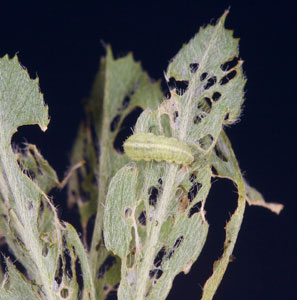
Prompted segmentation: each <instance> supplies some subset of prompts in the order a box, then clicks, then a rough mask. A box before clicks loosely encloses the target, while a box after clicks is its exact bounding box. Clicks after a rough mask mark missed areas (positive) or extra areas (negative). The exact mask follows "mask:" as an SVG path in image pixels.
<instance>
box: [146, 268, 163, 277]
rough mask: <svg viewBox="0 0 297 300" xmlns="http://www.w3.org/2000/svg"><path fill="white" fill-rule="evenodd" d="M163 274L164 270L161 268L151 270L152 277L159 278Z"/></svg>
mask: <svg viewBox="0 0 297 300" xmlns="http://www.w3.org/2000/svg"><path fill="white" fill-rule="evenodd" d="M162 274H163V271H162V270H161V269H153V270H150V273H149V276H150V278H156V279H159V278H160V277H161V276H162Z"/></svg>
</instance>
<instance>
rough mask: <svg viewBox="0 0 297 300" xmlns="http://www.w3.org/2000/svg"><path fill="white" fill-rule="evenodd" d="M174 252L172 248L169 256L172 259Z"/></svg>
mask: <svg viewBox="0 0 297 300" xmlns="http://www.w3.org/2000/svg"><path fill="white" fill-rule="evenodd" d="M174 252H175V251H174V249H171V250H170V251H168V255H167V258H168V259H170V258H171V257H172V256H173V254H174Z"/></svg>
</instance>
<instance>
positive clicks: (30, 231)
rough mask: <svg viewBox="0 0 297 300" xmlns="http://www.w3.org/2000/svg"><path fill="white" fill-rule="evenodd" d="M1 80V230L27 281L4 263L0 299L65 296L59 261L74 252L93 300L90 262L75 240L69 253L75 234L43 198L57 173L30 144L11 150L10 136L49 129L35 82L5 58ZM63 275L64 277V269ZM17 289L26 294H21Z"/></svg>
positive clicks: (53, 299)
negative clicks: (33, 126)
mask: <svg viewBox="0 0 297 300" xmlns="http://www.w3.org/2000/svg"><path fill="white" fill-rule="evenodd" d="M0 79H1V80H0V98H1V102H0V112H1V113H0V123H1V126H0V127H1V132H0V149H1V155H0V191H1V193H0V195H1V199H0V200H1V201H0V210H1V222H0V226H1V231H3V232H5V238H6V242H7V244H8V245H9V248H10V249H11V251H12V252H13V254H14V255H15V256H16V258H17V259H18V261H19V262H20V263H21V264H22V265H23V266H24V268H25V271H26V275H27V278H29V279H30V281H29V280H27V279H26V278H25V277H24V276H22V275H20V274H19V273H18V271H16V269H15V268H14V267H13V266H12V265H11V263H10V262H8V261H7V267H8V269H7V274H6V275H5V276H8V277H9V282H8V284H7V281H6V279H4V282H3V284H2V288H1V289H2V292H3V293H1V295H4V296H3V297H6V299H11V298H13V299H20V296H22V298H23V297H25V296H28V297H29V298H30V299H47V300H48V299H50V300H56V299H60V297H61V296H62V297H64V296H65V295H66V290H64V289H63V288H62V286H61V282H62V281H60V282H59V280H60V278H58V277H59V274H60V273H59V258H60V257H62V256H63V255H64V254H65V253H66V252H67V251H68V250H70V251H71V249H73V247H74V248H75V249H76V255H78V257H79V259H80V261H81V265H82V267H81V268H82V270H83V273H84V280H85V282H84V283H85V288H84V289H85V290H86V289H87V290H88V293H87V295H90V297H89V299H95V297H94V288H93V287H92V283H91V281H90V282H88V279H89V278H91V274H90V273H89V274H87V273H88V272H89V271H88V262H87V260H86V254H85V253H84V251H82V249H83V246H82V245H81V243H80V240H79V238H78V237H77V238H76V241H75V242H73V243H72V244H71V249H67V247H66V245H65V244H64V243H63V240H65V239H66V240H67V237H68V236H69V235H71V236H73V235H74V230H71V228H70V227H69V226H68V225H67V224H65V226H63V225H62V224H61V223H60V221H59V219H58V217H57V213H56V210H55V208H54V206H53V204H52V203H51V201H50V199H49V198H48V197H47V195H46V193H47V192H48V191H49V190H50V189H51V188H52V187H53V186H56V185H59V182H58V179H57V177H56V173H55V172H54V170H53V169H52V168H51V167H50V166H49V164H48V163H47V162H46V160H44V159H43V158H42V156H41V155H40V153H39V152H38V151H37V149H36V147H35V146H33V145H28V146H27V148H26V149H25V151H24V152H23V153H20V152H19V151H18V150H15V151H13V149H12V147H11V138H12V135H13V134H14V133H15V132H16V131H17V128H18V127H19V126H22V125H30V124H38V125H39V126H40V128H41V129H42V130H46V128H47V124H48V121H49V120H48V108H47V106H45V105H44V102H43V97H42V94H41V93H40V91H39V87H38V79H35V80H32V79H30V77H29V76H28V73H27V72H26V70H24V69H23V68H22V67H21V65H20V64H19V62H18V59H17V57H15V58H13V59H9V58H8V57H7V56H5V57H3V58H1V60H0ZM75 233H76V232H75ZM72 246H73V247H72ZM82 252H83V254H84V256H85V258H84V257H83V255H82V254H81V253H82ZM83 258H84V259H83ZM56 275H57V276H56ZM61 276H62V277H63V278H65V277H66V271H65V270H64V272H62V275H61ZM67 283H68V285H69V289H68V290H67V293H69V295H72V294H74V292H75V285H77V283H76V278H75V279H74V278H70V279H69V278H68V279H67ZM17 290H22V292H24V291H26V290H27V291H28V293H27V295H24V294H20V293H19V292H20V291H17ZM85 290H84V291H85ZM84 291H83V292H84ZM64 298H65V297H64ZM69 299H77V297H74V298H73V297H72V298H69ZM86 299H87V298H86Z"/></svg>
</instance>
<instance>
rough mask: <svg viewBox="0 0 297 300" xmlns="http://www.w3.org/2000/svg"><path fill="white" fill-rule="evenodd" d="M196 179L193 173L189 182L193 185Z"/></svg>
mask: <svg viewBox="0 0 297 300" xmlns="http://www.w3.org/2000/svg"><path fill="white" fill-rule="evenodd" d="M196 178H197V176H196V175H195V174H194V173H192V174H190V177H189V180H190V181H191V182H192V183H193V182H194V181H195V180H196Z"/></svg>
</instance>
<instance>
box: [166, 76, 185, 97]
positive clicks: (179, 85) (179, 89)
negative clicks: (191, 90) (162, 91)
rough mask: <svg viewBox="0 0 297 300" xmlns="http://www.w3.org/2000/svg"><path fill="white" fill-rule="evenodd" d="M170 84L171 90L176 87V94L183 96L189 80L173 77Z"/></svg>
mask: <svg viewBox="0 0 297 300" xmlns="http://www.w3.org/2000/svg"><path fill="white" fill-rule="evenodd" d="M168 86H169V89H170V90H173V89H175V92H176V94H177V95H179V96H182V95H183V94H184V93H185V92H186V91H187V89H188V86H189V81H187V80H175V78H174V77H171V78H170V79H169V81H168Z"/></svg>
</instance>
